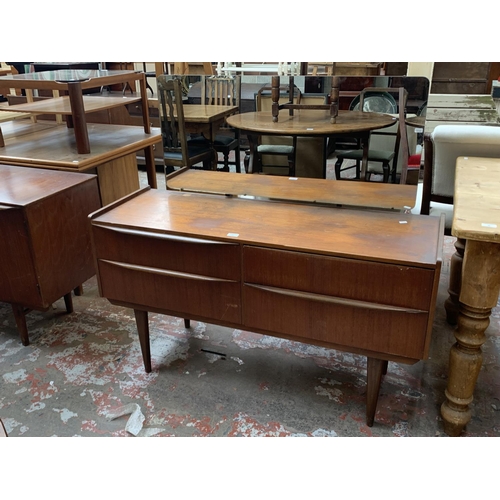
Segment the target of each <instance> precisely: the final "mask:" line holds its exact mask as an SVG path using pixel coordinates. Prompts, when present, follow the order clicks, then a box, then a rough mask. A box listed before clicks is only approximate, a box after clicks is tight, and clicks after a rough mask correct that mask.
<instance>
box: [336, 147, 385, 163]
mask: <svg viewBox="0 0 500 500" xmlns="http://www.w3.org/2000/svg"><path fill="white" fill-rule="evenodd" d="M337 158H343V159H346V160H360V161H361V160H362V159H363V150H361V149H353V150H352V151H342V152H339V153H338V155H337ZM393 158H394V151H377V150H371V149H370V151H368V160H369V161H381V162H387V161H391V160H392V159H393Z"/></svg>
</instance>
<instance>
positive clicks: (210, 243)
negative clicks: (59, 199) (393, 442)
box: [90, 172, 443, 425]
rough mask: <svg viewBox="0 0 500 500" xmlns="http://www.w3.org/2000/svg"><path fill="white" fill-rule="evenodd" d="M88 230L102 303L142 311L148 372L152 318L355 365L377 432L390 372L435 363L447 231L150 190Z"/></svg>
mask: <svg viewBox="0 0 500 500" xmlns="http://www.w3.org/2000/svg"><path fill="white" fill-rule="evenodd" d="M197 173H198V172H197ZM217 174H218V173H217ZM229 175H234V176H238V175H237V174H229ZM238 177H239V176H238ZM90 219H91V227H92V237H93V249H94V255H95V258H96V271H97V276H98V283H99V291H100V294H101V296H103V297H106V298H107V299H108V300H109V301H110V302H111V303H112V304H117V305H121V306H124V307H130V308H132V309H134V312H135V317H136V322H137V329H138V333H139V340H140V344H141V350H142V356H143V361H144V367H145V370H146V371H147V372H150V371H151V369H152V366H151V353H150V345H149V327H148V311H151V312H156V313H163V314H169V315H173V316H178V317H179V316H180V317H183V318H184V319H185V320H186V321H187V322H188V324H189V320H190V319H193V320H198V321H206V322H208V323H214V324H218V325H222V326H226V327H230V328H240V329H247V330H250V331H254V332H257V333H262V334H266V335H273V336H277V337H283V338H288V339H292V340H296V341H301V342H306V343H311V344H316V345H320V346H325V347H331V348H334V349H339V350H344V351H348V352H352V353H357V354H361V355H364V356H366V357H367V358H368V370H367V408H366V419H367V424H368V425H372V424H373V421H374V415H375V410H376V402H377V398H378V392H379V387H380V381H381V377H382V375H383V373H384V371H385V369H386V368H387V362H388V361H396V362H402V363H409V364H412V363H416V362H417V361H418V360H421V359H425V358H426V357H427V355H428V351H429V342H430V336H431V331H432V323H433V316H434V309H435V301H436V294H437V290H438V283H439V274H440V269H441V248H442V238H443V227H442V224H443V221H442V220H441V219H437V218H434V217H425V216H420V215H411V214H402V213H391V212H381V211H364V210H349V209H342V210H340V209H333V208H331V207H319V206H310V205H301V204H295V203H284V202H272V203H271V202H269V201H258V200H247V199H241V198H234V197H225V196H217V195H207V194H198V193H182V192H175V191H169V190H167V191H158V190H152V189H150V188H149V187H146V188H144V189H142V190H140V191H137V192H136V193H133V194H131V195H129V196H127V197H126V198H123V199H122V200H119V201H117V202H115V203H114V204H112V205H109V206H107V207H104V208H103V209H101V210H98V211H96V212H95V213H94V214H91V216H90Z"/></svg>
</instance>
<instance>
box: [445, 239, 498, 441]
mask: <svg viewBox="0 0 500 500" xmlns="http://www.w3.org/2000/svg"><path fill="white" fill-rule="evenodd" d="M499 287H500V245H498V244H496V243H489V242H480V241H474V240H468V241H467V243H466V245H465V253H464V260H463V269H462V283H461V290H460V303H459V304H460V305H459V315H458V327H457V329H456V331H455V338H456V340H457V342H456V343H455V344H454V345H453V346H452V348H451V351H450V360H449V368H448V385H447V388H446V391H445V396H446V400H445V401H444V403H443V404H442V406H441V415H442V417H443V419H444V430H445V432H446V434H448V435H449V436H459V435H460V434H461V432H462V431H463V429H464V428H465V426H466V425H467V423H468V422H469V420H470V419H471V411H470V409H469V404H470V403H471V402H472V400H473V394H474V388H475V386H476V381H477V377H478V375H479V370H480V369H481V364H482V358H483V357H482V352H481V346H482V345H483V343H484V342H485V340H486V337H485V335H484V332H485V330H486V328H488V325H489V323H490V319H489V318H490V314H491V309H492V308H493V307H494V306H495V305H496V304H497V301H498V293H499Z"/></svg>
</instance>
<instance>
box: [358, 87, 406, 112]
mask: <svg viewBox="0 0 500 500" xmlns="http://www.w3.org/2000/svg"><path fill="white" fill-rule="evenodd" d="M361 103H362V104H361ZM361 105H362V106H363V107H362V108H361V109H363V111H371V112H374V113H390V114H393V113H397V112H398V104H397V102H396V100H395V99H394V97H393V96H392V95H391V94H390V93H389V92H385V91H378V90H370V89H365V90H363V91H362V92H361V93H360V94H359V95H357V96H356V97H355V98H354V99H353V100H352V102H351V104H350V105H349V109H350V110H351V111H358V110H359V109H360V107H361Z"/></svg>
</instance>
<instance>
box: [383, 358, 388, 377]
mask: <svg viewBox="0 0 500 500" xmlns="http://www.w3.org/2000/svg"><path fill="white" fill-rule="evenodd" d="M388 366H389V361H384V364H383V365H382V375H387V367H388Z"/></svg>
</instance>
